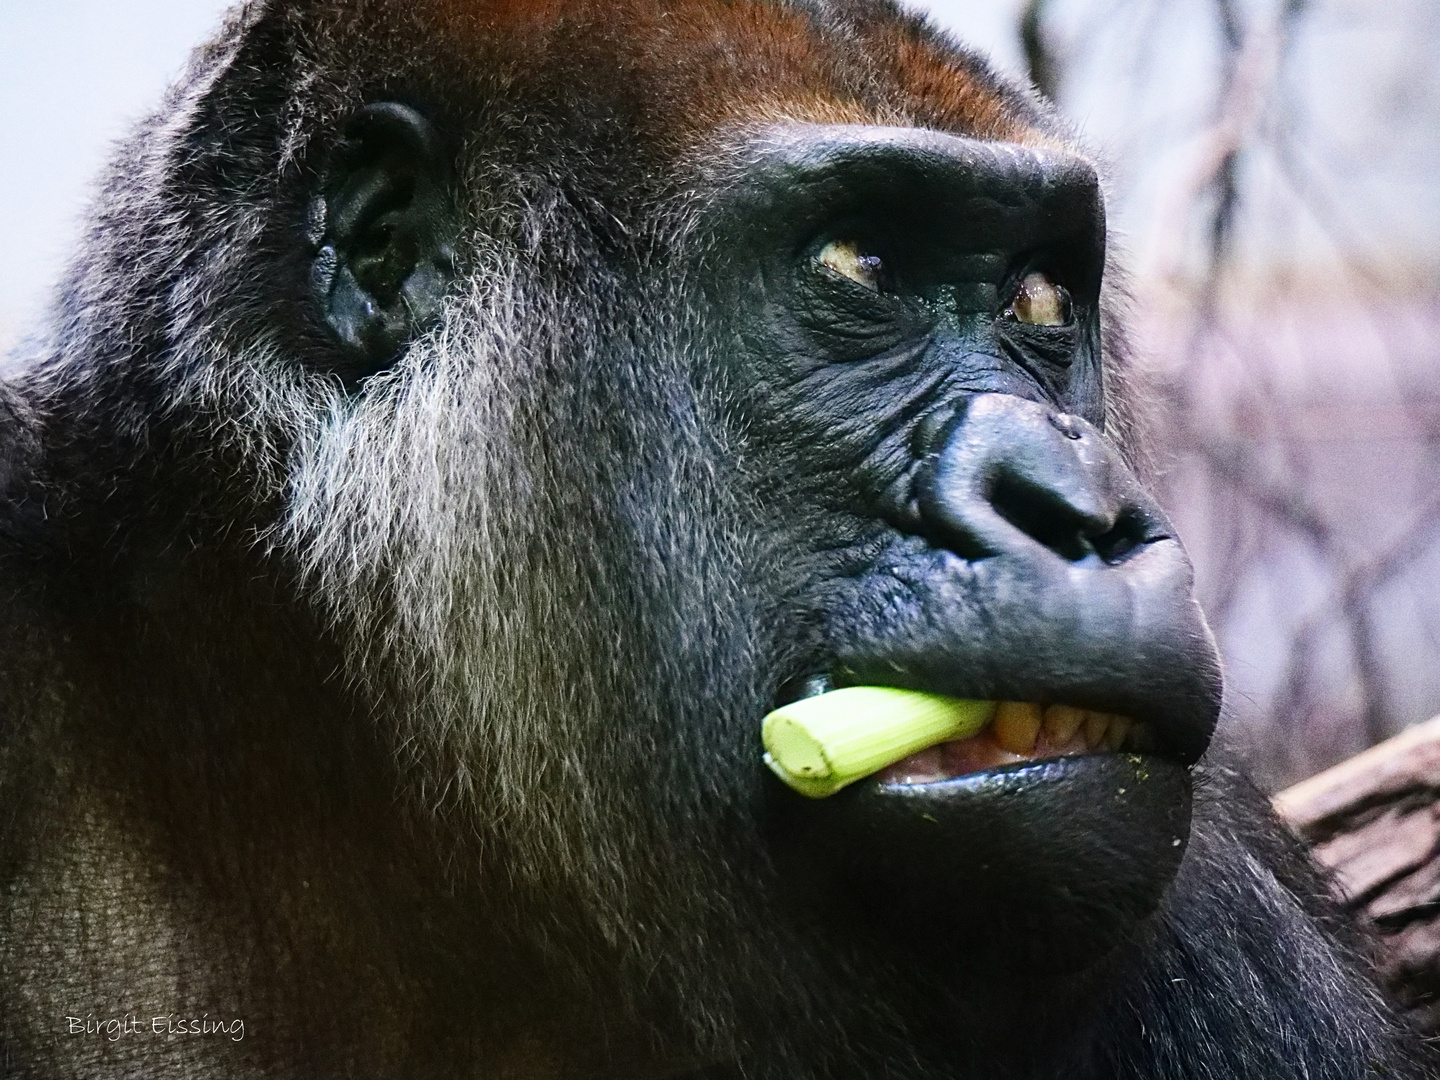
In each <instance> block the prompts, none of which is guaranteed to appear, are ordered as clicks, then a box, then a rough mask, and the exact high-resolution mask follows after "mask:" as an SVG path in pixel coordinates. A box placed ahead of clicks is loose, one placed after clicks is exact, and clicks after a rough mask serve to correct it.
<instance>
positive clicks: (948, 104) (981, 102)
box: [314, 0, 1056, 155]
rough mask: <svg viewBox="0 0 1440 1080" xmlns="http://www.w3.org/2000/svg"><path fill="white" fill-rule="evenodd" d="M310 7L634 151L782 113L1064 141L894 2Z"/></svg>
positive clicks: (548, 124) (700, 0) (563, 0)
mask: <svg viewBox="0 0 1440 1080" xmlns="http://www.w3.org/2000/svg"><path fill="white" fill-rule="evenodd" d="M314 18H315V20H316V22H317V23H318V25H319V26H320V27H321V28H322V30H323V33H322V34H321V35H320V38H319V40H322V41H324V40H328V41H330V42H331V43H333V44H335V45H338V46H339V47H340V48H341V49H342V50H343V51H350V50H361V51H363V52H366V53H373V50H374V48H375V43H377V42H388V43H389V44H388V46H387V47H388V48H391V49H398V50H399V51H400V52H401V53H408V54H410V55H426V56H427V57H428V58H430V63H431V64H433V61H434V58H435V57H436V56H437V53H438V55H439V56H440V57H441V58H442V60H443V59H446V58H448V60H449V64H448V65H444V66H448V67H449V69H450V70H449V71H448V72H445V71H443V70H437V69H435V68H433V67H429V68H428V70H415V69H412V70H409V71H406V70H405V69H406V67H407V65H405V64H404V63H403V61H402V62H401V63H400V64H399V65H395V64H391V65H389V67H390V70H392V71H396V70H399V71H404V72H405V75H406V77H410V78H414V79H417V80H424V79H426V78H433V77H436V76H437V75H438V77H440V78H457V79H459V80H461V81H462V83H469V84H470V86H471V87H472V95H471V96H472V100H474V101H475V102H476V103H477V104H479V103H482V102H484V101H485V100H487V99H489V100H498V99H506V100H523V101H524V102H525V106H526V108H525V112H524V115H525V116H527V117H528V118H529V120H530V122H531V123H532V124H533V125H534V127H535V129H536V130H535V133H536V134H541V135H543V137H544V138H545V139H546V140H553V139H554V137H555V136H556V134H557V133H558V130H561V129H566V128H568V129H569V131H570V133H571V134H572V135H580V136H582V137H584V136H589V137H591V138H594V139H596V140H599V141H604V140H606V139H613V138H617V137H619V136H620V135H621V133H622V132H623V138H624V140H625V145H626V147H627V149H628V150H629V151H630V152H631V153H632V154H633V153H634V152H635V151H636V150H642V151H643V150H645V149H646V148H648V149H649V150H650V151H652V152H656V153H660V154H662V155H668V154H672V153H675V152H677V151H683V149H684V148H686V147H688V146H690V145H693V143H694V142H695V140H696V139H697V138H700V139H703V138H704V137H705V136H707V135H709V134H710V133H712V132H713V131H714V130H716V129H722V128H726V127H729V126H733V125H735V124H746V125H748V124H754V123H756V122H764V121H767V120H772V121H773V120H779V119H798V120H804V121H806V122H811V123H889V124H900V125H916V126H927V127H935V128H939V129H943V130H949V131H954V132H956V133H960V134H966V135H972V136H976V137H981V138H990V139H1003V140H1007V141H1012V142H1022V143H1024V142H1036V141H1053V140H1054V139H1055V138H1056V136H1055V134H1054V132H1053V129H1054V127H1055V124H1054V122H1053V120H1050V119H1049V118H1047V117H1046V116H1045V115H1044V114H1043V113H1042V112H1041V111H1040V110H1039V109H1038V108H1037V107H1036V105H1035V103H1034V101H1033V100H1032V99H1030V98H1028V97H1027V96H1025V95H1023V94H1022V93H1020V92H1018V91H1016V90H1015V89H1014V88H1013V87H1012V86H1010V85H1008V84H1006V83H1003V82H1001V81H999V80H998V79H996V77H995V76H994V75H993V74H992V73H991V72H990V71H989V70H988V69H987V68H986V67H985V65H984V64H983V62H981V61H979V60H977V59H976V58H975V57H974V56H973V55H972V54H969V53H967V52H965V51H963V50H961V49H960V48H959V47H958V46H956V45H955V44H954V43H953V42H951V41H950V40H949V39H948V38H946V37H945V36H944V35H943V34H940V33H938V32H937V31H935V30H934V29H933V28H931V27H929V26H927V25H925V24H924V23H923V21H922V20H920V19H919V18H917V17H915V16H912V15H908V14H905V13H902V12H901V11H900V9H899V8H898V7H897V6H895V5H893V4H890V3H886V2H883V0H880V2H868V0H852V2H842V3H827V2H824V0H815V2H809V3H803V4H802V3H786V2H777V0H747V2H740V3H727V2H722V0H687V2H684V3H679V2H674V0H670V2H667V0H621V2H615V3H612V2H607V0H550V2H533V3H525V2H515V0H511V2H506V0H496V2H488V3H487V2H484V0H428V2H425V3H416V4H400V3H383V4H370V5H359V4H351V3H344V4H323V5H316V8H315V10H314ZM352 69H353V68H352ZM361 69H365V70H374V68H373V65H361ZM542 129H543V130H542ZM1045 129H1052V130H1051V132H1050V133H1049V134H1042V131H1043V130H1045ZM512 134H514V133H512ZM546 146H547V149H549V150H553V141H548V142H547V143H546Z"/></svg>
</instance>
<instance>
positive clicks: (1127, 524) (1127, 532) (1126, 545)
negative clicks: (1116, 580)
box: [1090, 508, 1165, 565]
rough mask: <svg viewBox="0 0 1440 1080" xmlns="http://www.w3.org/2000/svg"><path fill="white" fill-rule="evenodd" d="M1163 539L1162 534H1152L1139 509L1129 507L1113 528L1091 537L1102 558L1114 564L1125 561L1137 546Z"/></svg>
mask: <svg viewBox="0 0 1440 1080" xmlns="http://www.w3.org/2000/svg"><path fill="white" fill-rule="evenodd" d="M1163 539H1165V537H1164V536H1162V535H1159V534H1153V535H1152V533H1151V529H1150V523H1149V521H1147V520H1146V518H1145V516H1144V515H1143V514H1142V513H1140V511H1139V510H1136V509H1134V508H1127V509H1126V510H1125V511H1123V512H1122V513H1121V514H1120V517H1119V520H1117V521H1116V522H1115V525H1114V527H1113V528H1110V529H1107V530H1106V531H1105V532H1103V533H1101V534H1100V535H1099V536H1093V537H1091V538H1090V546H1091V547H1092V548H1093V549H1094V550H1095V554H1097V555H1099V556H1100V558H1102V559H1104V560H1105V561H1106V562H1107V563H1110V564H1111V565H1114V564H1115V563H1121V562H1124V561H1125V560H1126V559H1127V558H1128V557H1129V556H1130V554H1131V552H1133V551H1135V550H1136V549H1137V548H1140V547H1143V546H1144V545H1145V544H1150V543H1154V542H1155V541H1156V540H1163Z"/></svg>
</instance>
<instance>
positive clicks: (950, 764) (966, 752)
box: [875, 701, 1153, 784]
mask: <svg viewBox="0 0 1440 1080" xmlns="http://www.w3.org/2000/svg"><path fill="white" fill-rule="evenodd" d="M1152 743H1153V740H1152V739H1151V738H1150V732H1149V728H1148V727H1147V726H1146V725H1144V724H1137V723H1135V722H1134V721H1133V720H1131V719H1130V718H1129V717H1126V716H1117V715H1115V714H1113V713H1105V712H1099V711H1096V710H1093V709H1081V708H1077V707H1076V706H1073V705H1049V706H1045V707H1043V708H1042V707H1041V706H1039V705H1036V704H1034V703H1031V702H1021V701H1006V702H1001V703H1000V704H999V705H998V707H997V708H996V710H995V719H994V720H993V721H992V722H991V724H990V726H989V727H987V728H986V729H985V730H984V731H981V732H980V733H979V734H978V735H974V736H971V737H970V738H968V739H959V740H956V741H953V742H945V743H939V744H937V745H935V746H930V747H926V748H925V749H924V750H921V751H919V752H918V753H915V754H911V755H910V756H909V757H907V758H905V759H904V760H902V761H897V762H896V763H895V764H893V765H891V766H889V767H887V768H885V769H882V770H881V771H880V772H878V773H876V774H875V778H876V779H877V780H879V781H880V782H881V783H886V784H933V783H937V782H939V781H942V780H952V779H954V778H956V777H958V776H965V775H967V774H969V773H975V772H983V771H984V770H986V769H996V768H1000V767H1001V766H1004V765H1015V764H1019V763H1021V762H1025V761H1040V760H1044V759H1047V758H1057V757H1074V756H1077V755H1079V754H1088V753H1093V752H1096V751H1100V752H1118V751H1122V750H1125V751H1141V750H1146V749H1149V748H1150V746H1151V745H1152Z"/></svg>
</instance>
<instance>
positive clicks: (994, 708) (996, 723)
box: [765, 674, 1159, 798]
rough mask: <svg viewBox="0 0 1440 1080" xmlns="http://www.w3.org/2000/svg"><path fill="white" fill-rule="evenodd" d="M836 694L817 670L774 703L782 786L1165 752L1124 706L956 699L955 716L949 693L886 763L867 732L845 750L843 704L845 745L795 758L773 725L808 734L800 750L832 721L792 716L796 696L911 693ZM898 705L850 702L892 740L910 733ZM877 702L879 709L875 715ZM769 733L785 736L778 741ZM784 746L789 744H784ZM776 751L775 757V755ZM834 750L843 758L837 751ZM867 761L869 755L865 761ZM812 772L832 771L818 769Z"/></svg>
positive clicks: (916, 779) (894, 782)
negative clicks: (817, 756)
mask: <svg viewBox="0 0 1440 1080" xmlns="http://www.w3.org/2000/svg"><path fill="white" fill-rule="evenodd" d="M836 690H837V687H836V685H835V680H833V679H832V678H831V677H830V676H828V675H822V674H816V675H811V676H808V677H806V678H804V679H800V680H794V681H792V682H790V683H788V684H786V686H785V687H784V688H783V689H782V692H781V694H780V695H779V696H778V698H777V701H776V706H777V708H776V711H775V712H773V713H772V714H770V715H769V716H767V718H766V725H765V726H766V736H765V740H766V748H767V753H766V755H765V761H766V764H767V765H769V766H770V768H771V771H773V772H774V773H775V775H776V776H778V777H779V778H780V779H781V780H783V781H784V782H785V783H786V784H788V785H790V786H792V787H794V788H795V790H796V791H798V792H800V793H801V794H806V795H809V796H811V797H813V798H823V797H826V796H827V795H830V794H833V793H834V792H835V791H837V790H839V789H840V788H842V787H845V786H848V785H849V784H851V783H855V782H857V781H859V780H862V779H865V780H869V781H871V782H874V783H878V784H881V785H887V786H898V785H908V786H922V785H927V784H936V783H944V782H946V781H949V780H954V779H956V778H958V777H962V776H969V775H971V774H974V773H982V772H987V771H989V770H993V769H1001V768H1006V767H1010V766H1018V765H1025V764H1030V763H1034V762H1043V761H1053V760H1055V759H1059V758H1074V757H1081V756H1083V755H1094V754H1102V753H1112V754H1113V753H1128V754H1153V753H1156V752H1157V750H1158V748H1159V743H1158V740H1157V739H1156V737H1155V733H1154V731H1153V729H1152V727H1151V725H1150V724H1148V723H1144V722H1137V721H1135V720H1134V719H1133V718H1131V717H1129V716H1126V715H1123V714H1121V713H1118V712H1109V711H1106V710H1102V709H1095V708H1085V707H1082V706H1077V705H1061V704H1051V705H1041V704H1038V703H1035V702H1024V701H989V702H985V701H973V700H972V701H969V702H961V701H955V702H953V705H954V706H956V707H958V708H959V709H960V712H958V713H954V712H950V711H949V710H948V709H947V707H946V706H945V705H943V704H941V703H943V702H944V700H945V699H944V698H933V699H932V701H933V702H934V703H936V704H938V705H939V708H940V709H941V712H940V714H939V715H941V716H944V717H945V719H944V720H942V721H941V722H940V725H939V728H938V729H937V728H936V727H935V726H934V721H933V720H932V719H931V718H932V717H933V716H934V715H936V714H935V713H933V712H932V711H931V710H932V709H934V708H935V705H932V704H930V703H928V702H920V703H919V704H916V705H914V706H912V707H914V708H918V709H919V710H920V712H919V713H918V714H917V717H919V719H918V724H919V727H918V730H914V729H912V730H913V735H912V736H910V737H909V739H907V737H905V736H903V735H902V736H899V738H900V739H902V740H905V741H910V740H913V741H910V746H909V747H907V748H905V749H901V748H900V747H898V746H897V747H896V748H895V749H896V750H898V751H899V753H898V754H896V755H895V756H893V757H891V758H890V759H889V760H888V761H886V760H880V761H875V760H874V758H876V757H881V758H882V759H883V758H884V757H885V756H886V754H885V751H883V750H881V749H880V746H883V745H884V743H883V742H878V743H877V742H874V741H872V738H871V737H870V736H865V737H864V738H865V743H864V744H863V745H864V750H863V751H857V750H855V749H854V747H855V744H854V743H851V749H849V750H842V749H841V748H840V747H841V746H842V745H844V742H845V741H846V740H847V735H848V738H849V739H853V738H854V728H853V727H849V725H853V723H854V721H853V720H851V721H849V722H848V724H847V721H846V720H845V719H843V717H844V714H845V709H844V708H843V707H840V706H836V708H840V709H841V713H840V715H841V717H842V719H841V725H842V726H841V727H840V728H839V729H838V730H837V729H834V728H833V727H832V728H830V731H831V737H838V738H840V739H841V742H840V743H838V744H832V745H831V746H830V747H829V749H822V750H821V753H822V754H823V755H824V761H823V763H822V762H811V761H807V760H806V759H805V757H804V755H803V753H802V754H801V756H796V752H797V745H796V744H795V743H793V741H792V740H793V739H794V736H793V735H791V736H781V735H779V734H778V733H777V734H775V735H773V736H772V733H771V731H770V725H771V722H772V721H778V722H779V723H780V724H781V725H782V726H783V725H787V724H790V725H793V724H795V723H799V724H800V725H801V728H802V729H803V730H805V731H806V735H805V737H804V739H805V741H804V742H802V743H801V744H799V745H800V746H809V745H811V744H810V743H809V740H811V739H816V740H820V742H821V743H822V744H823V743H824V742H826V741H827V736H826V735H825V734H824V732H825V731H826V729H827V727H829V725H833V724H834V722H835V720H834V718H835V716H836V712H835V710H834V709H832V710H830V712H829V714H828V716H827V715H826V714H824V713H822V714H820V718H819V721H818V722H819V724H820V727H819V728H818V729H817V728H815V727H814V726H813V725H814V724H815V723H816V714H814V713H813V712H812V713H810V714H809V717H808V718H806V719H801V718H800V717H798V716H796V715H795V714H794V713H793V712H791V713H790V714H789V715H788V716H787V712H786V710H787V708H788V707H789V706H793V705H796V704H797V703H799V702H806V703H807V704H808V703H818V701H817V699H821V698H824V699H825V700H826V701H827V702H830V701H833V700H835V699H836V698H839V697H842V696H844V695H846V694H853V693H866V694H871V695H874V694H877V693H878V694H883V695H892V694H893V695H898V696H899V697H901V698H903V697H904V696H906V694H907V692H906V691H898V690H897V691H892V690H888V689H886V688H884V687H881V686H876V687H874V688H871V689H868V690H866V689H860V688H854V689H851V690H841V692H840V693H835V691H836ZM911 693H912V694H913V692H911ZM920 696H923V695H920ZM894 701H895V698H894V697H891V698H890V699H889V700H888V701H887V700H886V699H884V698H881V699H880V701H879V702H878V703H877V702H876V700H875V699H874V698H873V697H872V698H870V699H868V700H866V701H864V702H863V703H860V704H856V703H854V702H853V700H852V702H851V703H850V705H849V708H850V710H852V712H851V715H855V714H854V712H853V710H855V709H858V710H859V715H868V716H869V717H870V719H869V720H868V721H867V722H866V725H865V726H868V727H869V729H870V731H871V732H872V733H874V732H877V731H888V732H890V733H891V734H890V738H895V737H896V733H898V732H900V731H904V730H907V726H908V724H909V721H908V720H906V719H903V718H902V717H903V716H904V714H903V713H902V714H897V715H892V714H889V713H888V712H887V711H886V710H887V709H888V708H890V707H894V706H893V702H894ZM877 708H878V709H879V710H881V711H880V712H875V711H874V710H876V709H877ZM882 717H883V719H882ZM962 717H963V719H962ZM876 725H878V727H877V726H876ZM897 725H900V726H899V727H897ZM847 727H849V730H848V732H847ZM791 730H793V728H792V729H791ZM917 736H918V738H917ZM772 737H774V738H778V739H781V740H782V741H781V742H775V743H772V742H771V739H772ZM787 745H788V749H786V748H785V747H786V746H787ZM772 750H773V752H774V753H773V756H772V753H770V752H769V751H772ZM837 753H838V754H839V755H840V757H839V758H836V757H833V756H832V755H834V754H837ZM857 755H858V759H857ZM867 757H868V758H870V759H871V760H870V761H866V758H867ZM846 759H849V764H846ZM816 768H824V769H827V770H829V771H827V772H825V773H816V772H814V771H812V769H816ZM822 776H823V777H824V778H823V779H822V778H821V777H822ZM812 778H813V779H812Z"/></svg>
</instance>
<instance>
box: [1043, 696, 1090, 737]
mask: <svg viewBox="0 0 1440 1080" xmlns="http://www.w3.org/2000/svg"><path fill="white" fill-rule="evenodd" d="M1084 722H1085V710H1084V709H1077V708H1075V706H1074V705H1050V706H1048V707H1047V708H1046V709H1045V737H1046V739H1048V740H1049V742H1050V745H1052V746H1064V745H1065V744H1066V743H1068V742H1069V741H1070V740H1071V739H1073V738H1074V737H1075V732H1077V731H1079V730H1080V725H1081V724H1083V723H1084Z"/></svg>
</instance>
